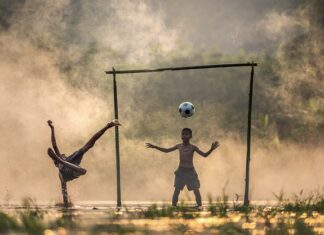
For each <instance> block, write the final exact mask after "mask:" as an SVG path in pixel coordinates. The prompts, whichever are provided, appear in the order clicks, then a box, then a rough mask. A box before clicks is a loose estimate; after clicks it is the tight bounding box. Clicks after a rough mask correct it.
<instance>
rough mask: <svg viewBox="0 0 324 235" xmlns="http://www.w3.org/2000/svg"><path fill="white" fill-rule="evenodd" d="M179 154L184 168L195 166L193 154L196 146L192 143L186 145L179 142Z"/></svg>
mask: <svg viewBox="0 0 324 235" xmlns="http://www.w3.org/2000/svg"><path fill="white" fill-rule="evenodd" d="M178 149H179V156H180V164H179V165H180V166H181V167H184V168H193V167H194V165H193V155H194V151H195V146H194V145H192V144H188V145H184V144H179V145H178Z"/></svg>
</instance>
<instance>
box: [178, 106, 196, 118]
mask: <svg viewBox="0 0 324 235" xmlns="http://www.w3.org/2000/svg"><path fill="white" fill-rule="evenodd" d="M179 113H180V115H181V116H182V117H184V118H187V117H191V116H192V115H193V114H194V113H195V106H194V105H193V104H192V103H190V102H183V103H181V104H180V105H179Z"/></svg>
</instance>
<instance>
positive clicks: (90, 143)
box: [82, 119, 120, 153]
mask: <svg viewBox="0 0 324 235" xmlns="http://www.w3.org/2000/svg"><path fill="white" fill-rule="evenodd" d="M114 126H120V123H119V122H118V120H117V119H114V120H112V121H111V122H109V123H108V124H107V125H106V126H105V127H104V128H102V129H101V130H100V131H98V132H97V133H96V134H94V135H93V136H92V137H91V139H90V140H89V141H88V142H87V143H86V144H85V145H84V146H83V147H82V151H83V153H85V152H87V151H88V150H89V149H91V148H92V147H93V146H94V144H95V143H96V141H97V140H98V139H99V138H100V137H101V136H102V135H103V134H104V133H105V132H106V130H108V129H109V128H111V127H114Z"/></svg>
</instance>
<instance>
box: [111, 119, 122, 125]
mask: <svg viewBox="0 0 324 235" xmlns="http://www.w3.org/2000/svg"><path fill="white" fill-rule="evenodd" d="M110 123H111V125H113V126H121V124H120V123H119V121H118V119H114V120H112V121H111V122H110Z"/></svg>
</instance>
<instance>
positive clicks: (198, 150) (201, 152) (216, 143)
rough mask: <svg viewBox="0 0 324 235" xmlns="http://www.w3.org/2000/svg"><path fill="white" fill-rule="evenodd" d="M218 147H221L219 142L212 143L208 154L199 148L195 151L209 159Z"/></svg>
mask: <svg viewBox="0 0 324 235" xmlns="http://www.w3.org/2000/svg"><path fill="white" fill-rule="evenodd" d="M218 146H219V143H218V141H215V142H213V143H212V145H211V147H210V149H209V150H208V151H207V152H203V151H201V150H200V149H199V148H198V147H197V146H195V151H196V152H197V153H198V154H199V155H201V156H203V157H208V156H209V154H211V153H212V152H213V151H214V150H215V149H216V148H217V147H218Z"/></svg>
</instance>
